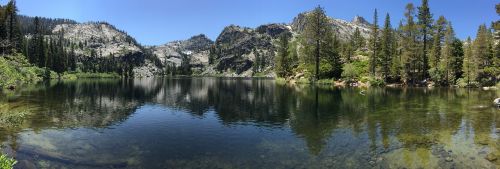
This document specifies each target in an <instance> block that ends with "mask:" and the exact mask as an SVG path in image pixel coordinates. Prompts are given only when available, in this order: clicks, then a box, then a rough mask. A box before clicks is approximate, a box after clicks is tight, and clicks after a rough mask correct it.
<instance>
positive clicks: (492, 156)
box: [485, 153, 497, 161]
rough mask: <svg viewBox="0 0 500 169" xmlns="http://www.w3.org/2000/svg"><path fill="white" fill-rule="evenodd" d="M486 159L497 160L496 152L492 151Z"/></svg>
mask: <svg viewBox="0 0 500 169" xmlns="http://www.w3.org/2000/svg"><path fill="white" fill-rule="evenodd" d="M485 159H486V160H488V161H496V160H497V156H496V155H495V154H494V153H490V154H488V155H486V157H485Z"/></svg>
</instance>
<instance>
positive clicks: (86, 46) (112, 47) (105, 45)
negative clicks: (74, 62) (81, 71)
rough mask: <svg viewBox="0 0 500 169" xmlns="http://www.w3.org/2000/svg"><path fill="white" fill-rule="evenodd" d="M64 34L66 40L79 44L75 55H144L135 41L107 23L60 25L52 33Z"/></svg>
mask: <svg viewBox="0 0 500 169" xmlns="http://www.w3.org/2000/svg"><path fill="white" fill-rule="evenodd" d="M60 32H63V33H64V39H67V40H69V41H70V42H71V43H73V44H77V46H78V47H76V48H75V53H76V54H78V55H82V56H88V57H89V56H91V53H92V51H95V52H96V57H109V56H112V57H120V56H124V55H128V54H131V53H132V54H133V53H142V50H141V48H140V45H138V44H137V43H136V42H135V40H134V39H133V38H132V37H130V36H128V35H127V34H125V33H124V32H122V31H119V30H118V29H116V28H115V27H114V26H112V25H110V24H107V23H82V24H60V25H57V26H56V27H55V28H54V29H53V30H52V33H53V34H54V35H57V34H59V33H60Z"/></svg>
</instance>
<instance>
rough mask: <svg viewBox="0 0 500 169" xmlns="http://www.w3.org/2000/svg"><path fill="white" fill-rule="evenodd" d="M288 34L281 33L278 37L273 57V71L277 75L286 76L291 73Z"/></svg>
mask: <svg viewBox="0 0 500 169" xmlns="http://www.w3.org/2000/svg"><path fill="white" fill-rule="evenodd" d="M289 41H290V35H289V33H288V32H284V33H281V34H280V35H279V39H278V51H277V53H276V57H275V71H276V74H277V75H278V77H286V76H288V75H290V74H291V71H292V70H291V69H292V67H291V66H292V64H291V63H292V58H290V50H289V47H290V45H289Z"/></svg>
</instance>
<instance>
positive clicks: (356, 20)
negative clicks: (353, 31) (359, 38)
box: [352, 15, 370, 25]
mask: <svg viewBox="0 0 500 169" xmlns="http://www.w3.org/2000/svg"><path fill="white" fill-rule="evenodd" d="M352 23H353V24H356V25H370V23H369V22H368V21H366V19H365V18H363V17H361V16H359V15H356V16H355V17H354V19H352Z"/></svg>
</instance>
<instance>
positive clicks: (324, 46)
mask: <svg viewBox="0 0 500 169" xmlns="http://www.w3.org/2000/svg"><path fill="white" fill-rule="evenodd" d="M300 39H301V41H300V42H301V46H302V47H303V48H302V50H301V51H302V52H303V56H304V58H303V59H301V60H302V63H301V64H303V65H305V66H303V67H304V68H307V72H308V73H309V74H311V75H313V77H314V79H315V80H319V79H320V78H333V77H335V78H338V77H340V74H341V68H342V66H341V62H340V55H339V54H338V51H337V50H338V48H339V47H338V45H339V44H338V43H336V42H337V39H336V36H334V32H333V29H332V27H331V25H330V22H329V19H328V17H327V16H326V14H325V11H324V10H323V8H321V7H317V8H316V9H314V10H313V12H311V13H309V14H308V15H307V16H306V24H305V27H304V31H303V32H302V34H301V37H300Z"/></svg>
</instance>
